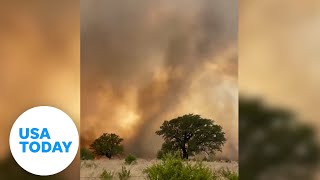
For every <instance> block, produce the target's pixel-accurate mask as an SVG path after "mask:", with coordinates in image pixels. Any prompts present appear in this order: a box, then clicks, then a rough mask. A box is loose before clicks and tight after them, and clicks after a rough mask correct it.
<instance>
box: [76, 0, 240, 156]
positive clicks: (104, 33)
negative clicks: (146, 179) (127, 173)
mask: <svg viewBox="0 0 320 180" xmlns="http://www.w3.org/2000/svg"><path fill="white" fill-rule="evenodd" d="M237 69H238V60H237V2H236V1H228V2H224V1H223V2H222V1H217V0H214V1H212V0H210V1H209V0H201V1H158V2H154V1H144V0H142V1H138V2H136V1H135V2H133V1H121V2H118V1H117V2H115V1H89V0H82V1H81V145H82V146H87V145H89V144H90V143H91V142H92V141H93V140H94V139H95V138H97V137H98V136H100V135H101V134H102V133H103V132H113V133H117V134H119V135H120V136H122V137H123V138H124V139H125V149H126V150H127V151H128V152H131V153H134V154H136V155H138V156H141V157H153V156H154V155H155V154H156V152H157V150H159V148H160V146H161V143H162V140H161V138H160V137H157V136H156V135H155V133H154V132H155V131H156V130H157V129H158V128H159V126H160V125H161V124H162V122H163V121H164V120H170V119H172V118H175V117H177V116H180V115H183V114H187V113H195V114H200V115H202V116H203V117H206V118H210V119H213V120H215V122H216V123H217V124H220V125H222V126H223V128H224V131H225V132H226V136H227V139H228V140H227V143H226V145H225V146H224V149H223V154H222V155H223V156H226V157H228V158H231V159H237V158H238V120H237V119H238V112H237V111H238V107H237V104H238V86H237V74H238V72H237Z"/></svg>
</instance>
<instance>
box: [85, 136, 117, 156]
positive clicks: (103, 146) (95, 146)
mask: <svg viewBox="0 0 320 180" xmlns="http://www.w3.org/2000/svg"><path fill="white" fill-rule="evenodd" d="M122 141H123V139H122V138H120V137H119V136H118V135H116V134H113V133H111V134H109V133H104V134H103V135H102V136H100V137H99V138H98V139H96V140H95V141H94V142H93V143H92V144H91V145H90V149H92V150H93V153H94V154H95V155H99V156H107V157H108V158H111V157H112V156H114V155H117V154H121V153H122V152H123V146H122V145H121V142H122Z"/></svg>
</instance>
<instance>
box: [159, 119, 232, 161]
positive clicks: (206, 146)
mask: <svg viewBox="0 0 320 180" xmlns="http://www.w3.org/2000/svg"><path fill="white" fill-rule="evenodd" d="M156 134H157V135H159V136H162V137H163V139H164V143H163V144H162V148H161V150H160V151H159V154H165V153H167V152H174V151H180V152H181V157H182V158H183V159H188V157H189V155H195V154H197V153H199V152H206V153H208V154H209V153H213V154H214V153H215V151H221V148H222V146H223V144H224V143H225V141H226V138H225V136H224V132H223V131H222V127H221V126H219V125H216V124H214V121H213V120H211V119H205V118H201V116H200V115H194V114H187V115H184V116H181V117H178V118H175V119H172V120H170V121H164V123H163V124H162V125H161V127H160V130H159V131H156ZM159 154H158V156H159Z"/></svg>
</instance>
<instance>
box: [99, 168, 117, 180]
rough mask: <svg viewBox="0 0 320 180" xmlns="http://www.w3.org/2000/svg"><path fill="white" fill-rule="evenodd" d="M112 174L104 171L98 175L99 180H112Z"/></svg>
mask: <svg viewBox="0 0 320 180" xmlns="http://www.w3.org/2000/svg"><path fill="white" fill-rule="evenodd" d="M113 174H114V173H113V172H110V171H106V170H105V169H104V170H103V172H102V173H101V174H100V179H101V180H112V179H113Z"/></svg>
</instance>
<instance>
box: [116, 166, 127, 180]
mask: <svg viewBox="0 0 320 180" xmlns="http://www.w3.org/2000/svg"><path fill="white" fill-rule="evenodd" d="M118 177H119V179H120V180H128V179H129V178H130V170H127V169H126V167H124V166H122V169H121V172H118Z"/></svg>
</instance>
